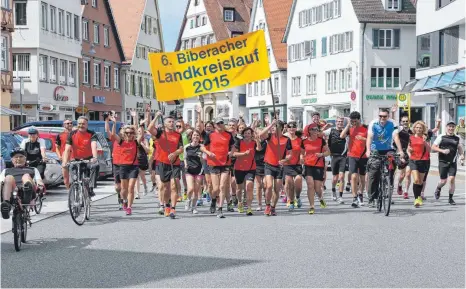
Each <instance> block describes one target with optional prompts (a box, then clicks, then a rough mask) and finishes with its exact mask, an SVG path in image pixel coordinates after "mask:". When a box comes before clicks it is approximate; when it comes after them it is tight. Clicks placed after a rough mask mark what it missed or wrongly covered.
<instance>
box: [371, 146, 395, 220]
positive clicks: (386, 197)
mask: <svg viewBox="0 0 466 289" xmlns="http://www.w3.org/2000/svg"><path fill="white" fill-rule="evenodd" d="M371 158H373V159H376V160H379V161H380V162H381V166H380V169H381V175H380V179H379V186H378V198H377V210H378V211H379V212H380V211H382V207H383V212H384V214H385V216H388V215H389V214H390V208H391V205H392V197H393V183H392V182H391V178H390V172H391V171H393V170H394V166H393V163H394V161H395V160H399V158H400V156H399V155H398V154H395V153H387V154H386V155H379V154H378V153H377V152H374V153H373V154H372V155H371Z"/></svg>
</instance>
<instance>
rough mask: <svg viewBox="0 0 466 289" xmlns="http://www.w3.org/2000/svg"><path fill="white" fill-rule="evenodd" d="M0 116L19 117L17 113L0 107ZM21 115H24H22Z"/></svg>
mask: <svg viewBox="0 0 466 289" xmlns="http://www.w3.org/2000/svg"><path fill="white" fill-rule="evenodd" d="M0 115H21V113H20V112H19V111H16V110H12V109H9V108H8V107H4V106H0ZM23 115H26V114H25V113H23Z"/></svg>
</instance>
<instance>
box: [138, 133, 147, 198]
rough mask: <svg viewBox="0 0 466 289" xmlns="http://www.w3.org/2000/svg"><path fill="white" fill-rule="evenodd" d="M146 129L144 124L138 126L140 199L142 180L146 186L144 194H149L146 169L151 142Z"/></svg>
mask: <svg viewBox="0 0 466 289" xmlns="http://www.w3.org/2000/svg"><path fill="white" fill-rule="evenodd" d="M144 134H145V131H144V124H141V125H139V128H138V137H139V139H140V140H141V142H140V143H138V163H139V177H138V179H137V182H136V199H139V190H140V187H141V186H140V181H139V180H141V181H142V185H143V186H144V196H147V180H146V171H147V170H148V169H149V158H148V156H147V153H148V152H149V143H148V142H147V140H146V138H145V136H144Z"/></svg>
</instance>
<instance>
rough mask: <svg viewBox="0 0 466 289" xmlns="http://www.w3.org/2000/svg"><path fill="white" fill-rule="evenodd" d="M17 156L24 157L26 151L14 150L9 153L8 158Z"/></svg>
mask: <svg viewBox="0 0 466 289" xmlns="http://www.w3.org/2000/svg"><path fill="white" fill-rule="evenodd" d="M17 154H22V155H23V156H26V151H25V150H23V149H22V148H15V149H13V150H12V151H11V153H10V157H13V156H15V155H17Z"/></svg>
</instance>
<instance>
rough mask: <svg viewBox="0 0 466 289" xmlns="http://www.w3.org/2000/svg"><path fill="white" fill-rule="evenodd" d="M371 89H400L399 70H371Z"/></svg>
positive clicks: (389, 68) (388, 68)
mask: <svg viewBox="0 0 466 289" xmlns="http://www.w3.org/2000/svg"><path fill="white" fill-rule="evenodd" d="M371 87H372V88H380V89H393V88H399V87H400V69H399V68H392V67H387V68H382V67H379V68H375V67H373V68H371Z"/></svg>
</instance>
